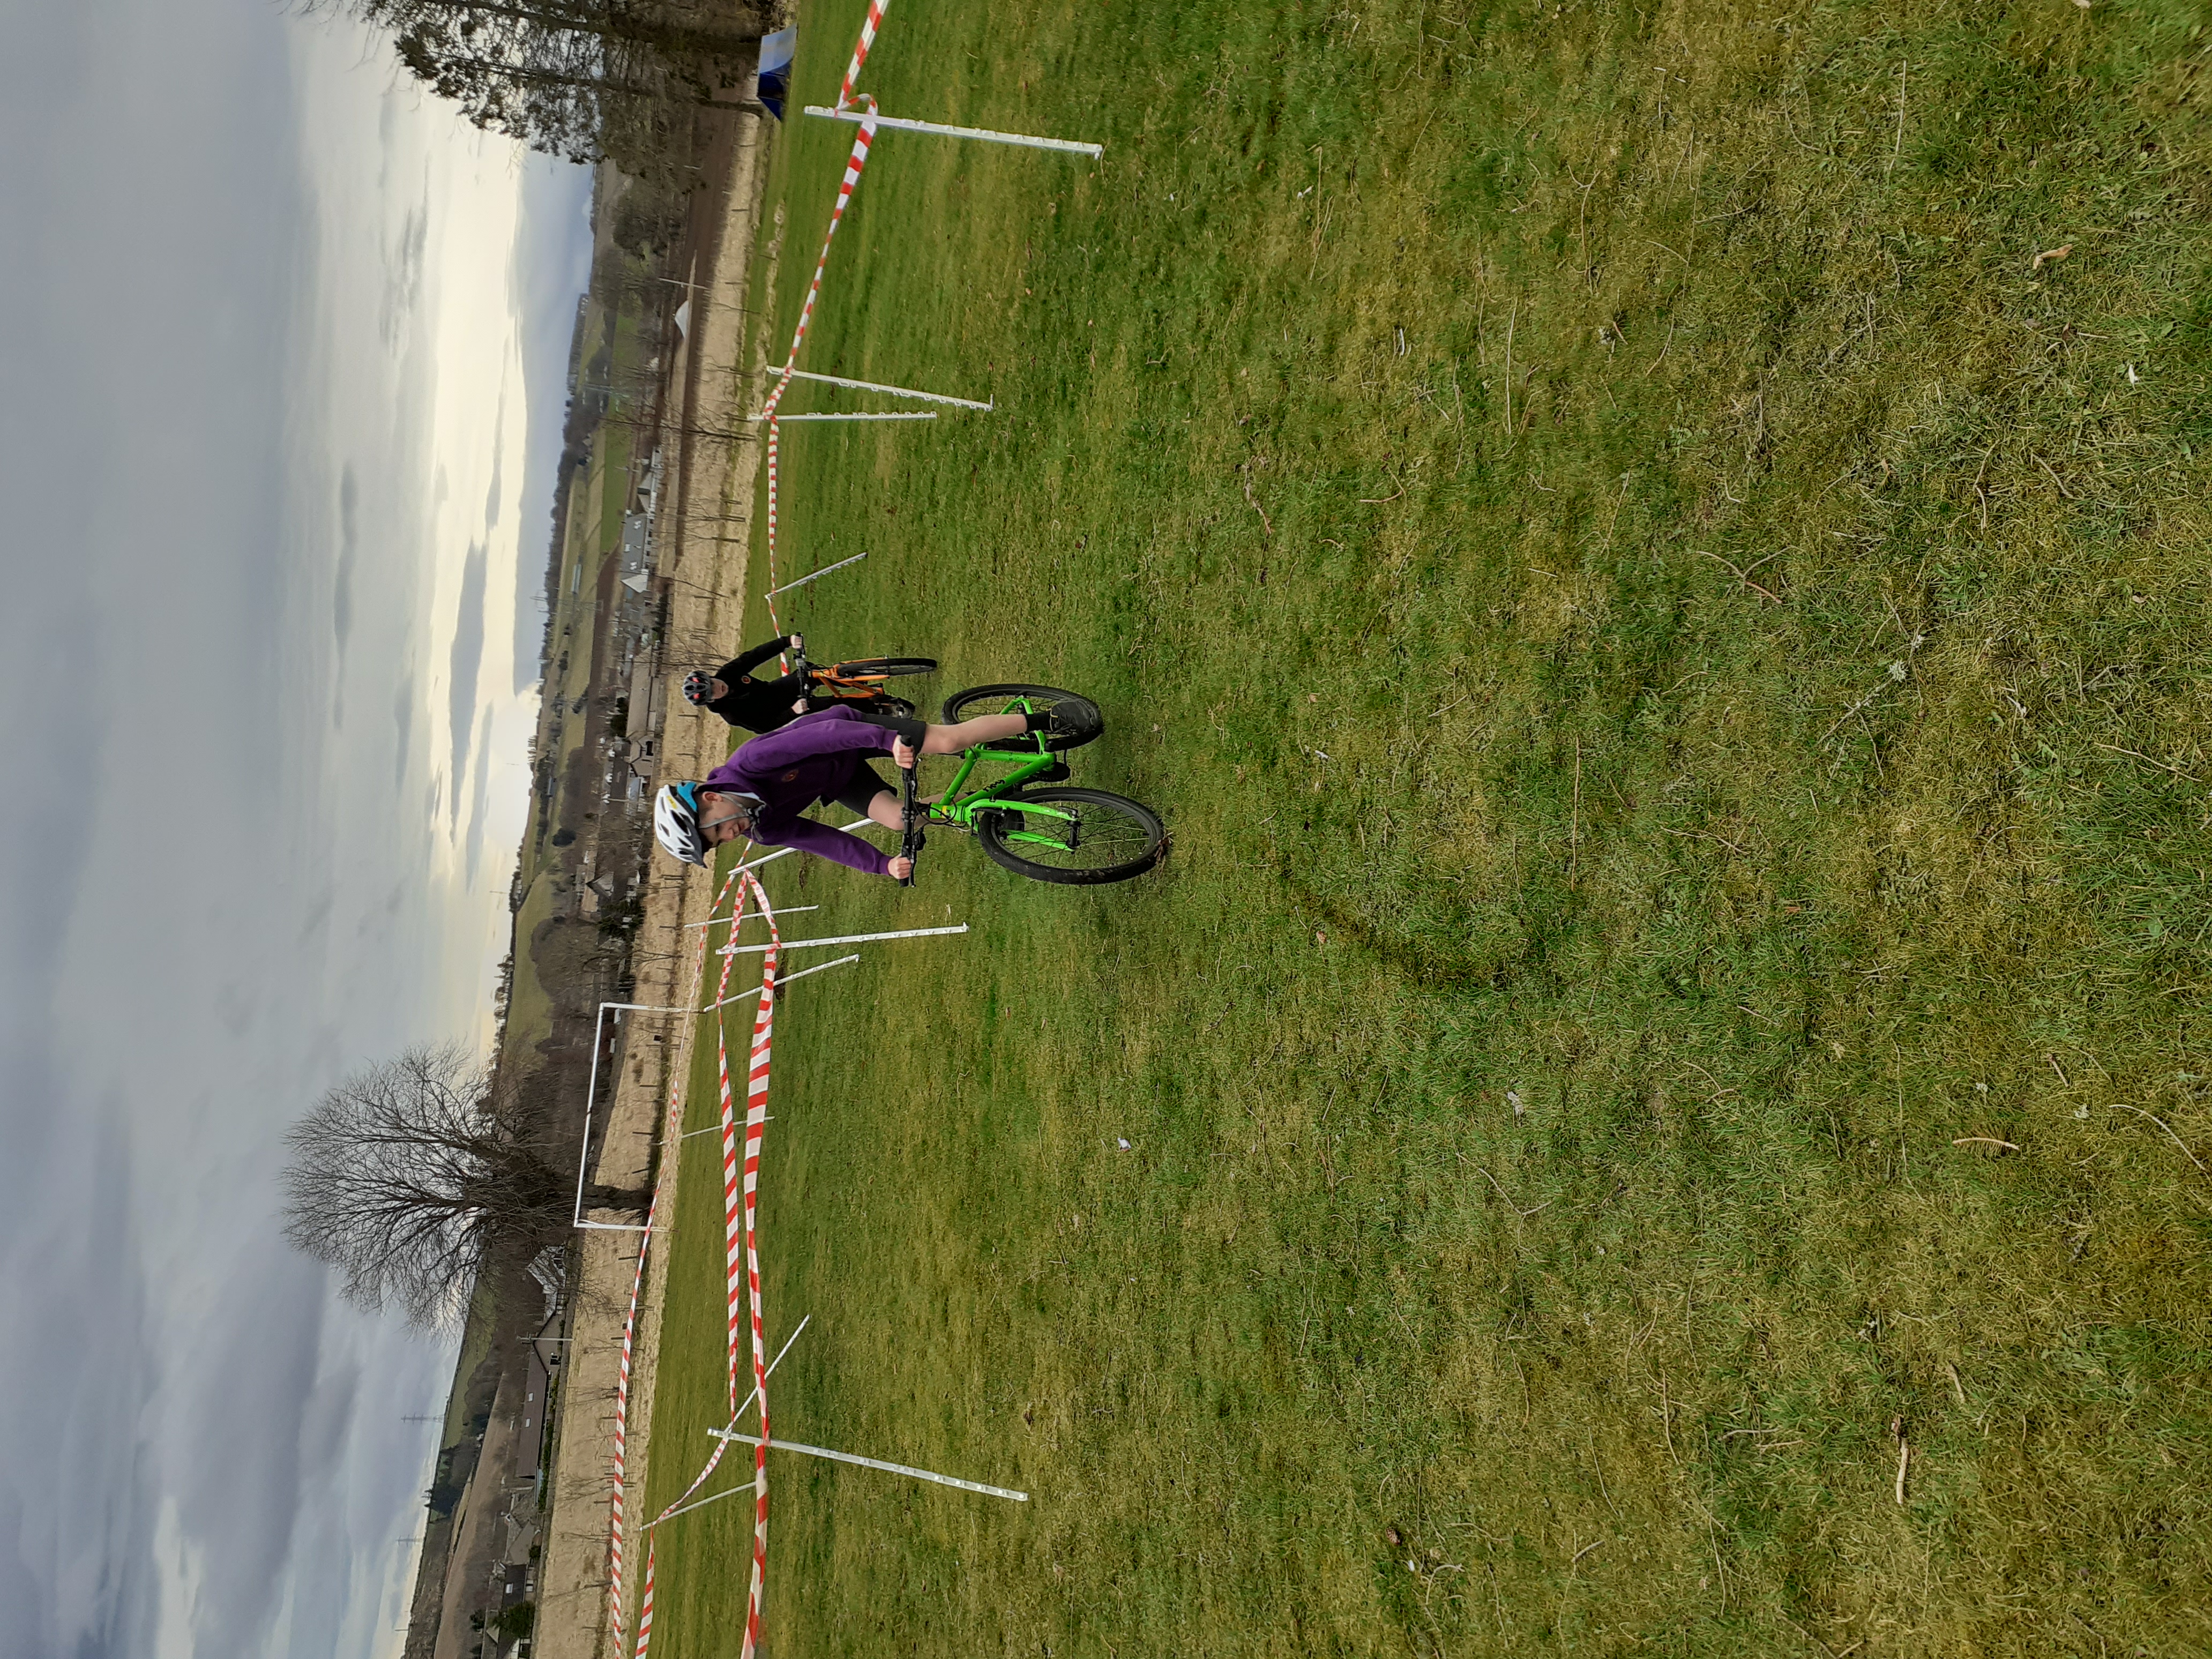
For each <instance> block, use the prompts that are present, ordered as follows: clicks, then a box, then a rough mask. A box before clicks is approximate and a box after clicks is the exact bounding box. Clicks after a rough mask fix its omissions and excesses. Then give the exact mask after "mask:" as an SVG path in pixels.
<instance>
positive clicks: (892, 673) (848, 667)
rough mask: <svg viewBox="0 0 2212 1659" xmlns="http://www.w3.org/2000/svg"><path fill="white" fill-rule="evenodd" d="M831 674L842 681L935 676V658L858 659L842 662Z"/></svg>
mask: <svg viewBox="0 0 2212 1659" xmlns="http://www.w3.org/2000/svg"><path fill="white" fill-rule="evenodd" d="M936 671H937V659H936V658H934V657H856V658H854V659H853V660H852V661H851V662H841V663H839V664H838V665H836V667H835V668H832V669H831V670H830V673H831V674H833V675H835V676H836V678H839V679H841V680H891V679H896V678H899V676H901V675H902V674H934V673H935V672H936Z"/></svg>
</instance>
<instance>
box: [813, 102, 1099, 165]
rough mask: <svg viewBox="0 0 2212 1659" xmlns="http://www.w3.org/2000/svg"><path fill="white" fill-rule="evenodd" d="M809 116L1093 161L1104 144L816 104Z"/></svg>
mask: <svg viewBox="0 0 2212 1659" xmlns="http://www.w3.org/2000/svg"><path fill="white" fill-rule="evenodd" d="M806 112H807V113H808V114H809V115H818V116H820V117H821V118H823V120H826V121H851V122H853V123H854V124H855V125H857V124H859V123H860V122H861V121H863V120H869V119H872V120H873V121H874V122H875V124H876V125H878V126H879V127H896V128H897V129H898V130H899V131H902V132H933V133H935V134H937V135H938V137H940V138H975V139H979V140H981V142H982V143H987V144H1018V145H1020V146H1021V147H1022V148H1023V149H1058V150H1067V151H1070V152H1072V153H1073V154H1075V155H1088V156H1091V157H1093V158H1094V159H1095V158H1096V157H1098V156H1101V155H1104V154H1105V153H1106V147H1105V146H1104V145H1103V144H1086V143H1082V142H1081V141H1080V140H1079V139H1074V138H1032V137H1029V136H1028V135H1027V134H1026V133H1020V132H992V131H987V130H986V129H984V128H982V127H948V126H945V125H942V124H940V123H939V122H936V121H908V120H902V119H901V118H898V117H897V116H894V115H878V116H873V117H870V116H868V115H866V113H865V112H862V111H860V110H857V109H824V108H823V107H822V106H821V105H819V104H809V105H807V106H806Z"/></svg>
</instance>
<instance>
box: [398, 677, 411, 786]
mask: <svg viewBox="0 0 2212 1659" xmlns="http://www.w3.org/2000/svg"><path fill="white" fill-rule="evenodd" d="M392 724H393V726H396V727H398V740H397V742H396V743H395V744H393V746H392V788H393V789H394V790H397V789H398V787H399V786H400V785H401V784H403V783H404V782H406V781H407V750H408V745H409V743H410V740H411V739H412V738H414V735H415V677H414V675H412V674H408V675H405V676H403V677H402V678H401V679H400V682H399V685H398V690H395V691H393V692H392Z"/></svg>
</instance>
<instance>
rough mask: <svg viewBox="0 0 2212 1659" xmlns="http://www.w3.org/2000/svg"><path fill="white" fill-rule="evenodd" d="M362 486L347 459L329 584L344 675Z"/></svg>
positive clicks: (350, 630)
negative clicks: (335, 564)
mask: <svg viewBox="0 0 2212 1659" xmlns="http://www.w3.org/2000/svg"><path fill="white" fill-rule="evenodd" d="M360 513H361V485H360V483H358V482H357V481H356V479H355V477H354V474H353V464H352V463H351V462H350V461H349V462H348V463H347V464H346V465H345V469H344V471H343V472H341V473H340V475H339V477H338V568H337V575H336V576H335V577H333V578H332V579H331V637H332V639H333V640H335V641H337V654H338V665H339V668H340V671H341V678H343V668H344V665H345V648H346V641H347V640H348V639H349V638H350V637H351V635H352V634H353V564H354V560H355V559H356V557H358V556H359V555H360V553H361V521H360Z"/></svg>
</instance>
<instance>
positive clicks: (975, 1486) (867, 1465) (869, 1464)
mask: <svg viewBox="0 0 2212 1659" xmlns="http://www.w3.org/2000/svg"><path fill="white" fill-rule="evenodd" d="M707 1432H708V1434H710V1435H712V1436H713V1437H714V1438H715V1439H717V1440H742V1441H746V1442H749V1443H751V1444H753V1445H756V1446H757V1445H758V1444H760V1439H759V1437H758V1436H757V1435H750V1434H745V1433H743V1432H741V1431H738V1430H736V1429H709V1430H708V1431H707ZM769 1445H770V1446H772V1447H774V1448H775V1449H776V1450H777V1451H791V1452H799V1453H802V1454H804V1455H806V1456H808V1457H827V1458H829V1459H831V1460H832V1461H834V1462H839V1463H857V1464H858V1465H860V1468H864V1469H881V1470H882V1471H883V1472H884V1474H903V1475H907V1476H909V1477H911V1478H912V1479H914V1480H933V1481H935V1482H936V1483H937V1484H938V1485H939V1486H957V1487H959V1488H960V1490H961V1491H963V1492H981V1493H982V1494H983V1496H984V1497H986V1498H1006V1499H1008V1500H1010V1501H1011V1502H1013V1503H1016V1504H1026V1503H1028V1502H1029V1501H1030V1495H1029V1494H1028V1493H1027V1492H1016V1491H1015V1490H1014V1489H1013V1488H1012V1487H1011V1486H986V1485H985V1484H984V1483H983V1482H982V1481H981V1480H961V1479H960V1478H959V1477H958V1476H957V1475H952V1474H932V1473H931V1472H930V1471H929V1470H927V1469H918V1468H915V1467H914V1466H913V1465H912V1464H911V1463H886V1462H884V1460H883V1459H881V1458H880V1457H861V1456H858V1455H855V1454H854V1453H852V1452H841V1451H831V1450H830V1449H829V1447H827V1446H802V1445H800V1444H799V1442H797V1441H796V1440H771V1441H769ZM751 1490H752V1488H751V1487H750V1486H732V1487H731V1488H730V1490H729V1491H728V1492H716V1493H715V1494H714V1498H701V1499H699V1501H698V1502H697V1503H696V1504H685V1505H684V1509H682V1510H670V1511H669V1513H668V1514H667V1515H665V1516H661V1519H662V1520H664V1521H665V1520H669V1519H671V1518H672V1517H673V1516H678V1515H681V1514H683V1513H684V1510H696V1509H698V1508H699V1507H700V1506H701V1505H702V1504H711V1503H713V1502H714V1500H715V1498H729V1497H732V1496H733V1495H735V1494H736V1493H738V1492H750V1491H751Z"/></svg>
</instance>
